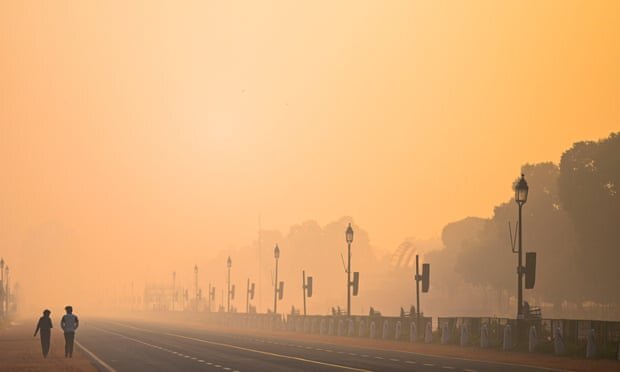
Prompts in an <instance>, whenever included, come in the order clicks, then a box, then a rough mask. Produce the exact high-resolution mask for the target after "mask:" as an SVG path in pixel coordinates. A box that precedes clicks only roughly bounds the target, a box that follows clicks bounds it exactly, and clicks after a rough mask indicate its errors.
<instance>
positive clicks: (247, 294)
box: [245, 278, 250, 314]
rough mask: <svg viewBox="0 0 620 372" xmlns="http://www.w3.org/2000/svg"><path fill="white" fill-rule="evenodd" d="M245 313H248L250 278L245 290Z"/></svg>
mask: <svg viewBox="0 0 620 372" xmlns="http://www.w3.org/2000/svg"><path fill="white" fill-rule="evenodd" d="M245 313H246V314H249V313H250V278H248V286H247V289H246V290H245Z"/></svg>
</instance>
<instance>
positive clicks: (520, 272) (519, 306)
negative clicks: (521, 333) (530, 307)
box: [517, 203, 523, 319]
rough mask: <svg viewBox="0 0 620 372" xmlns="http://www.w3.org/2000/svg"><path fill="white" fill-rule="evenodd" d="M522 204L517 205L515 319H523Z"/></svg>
mask: <svg viewBox="0 0 620 372" xmlns="http://www.w3.org/2000/svg"><path fill="white" fill-rule="evenodd" d="M522 206H523V205H522V204H521V203H519V266H518V267H517V277H518V283H517V319H523V261H522V260H523V258H522V252H523V251H522V249H523V246H522V244H521V243H522V242H521V240H522V239H521V238H522V220H521V208H522Z"/></svg>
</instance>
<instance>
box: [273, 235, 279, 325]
mask: <svg viewBox="0 0 620 372" xmlns="http://www.w3.org/2000/svg"><path fill="white" fill-rule="evenodd" d="M273 257H274V258H275V259H276V280H275V282H274V283H273V313H274V314H277V313H278V260H279V259H280V248H279V247H278V245H277V244H276V247H275V248H274V249H273Z"/></svg>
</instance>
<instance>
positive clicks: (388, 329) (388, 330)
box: [381, 320, 390, 340]
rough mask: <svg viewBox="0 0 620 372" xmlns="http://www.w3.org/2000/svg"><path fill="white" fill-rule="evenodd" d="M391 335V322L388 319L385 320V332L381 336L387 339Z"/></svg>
mask: <svg viewBox="0 0 620 372" xmlns="http://www.w3.org/2000/svg"><path fill="white" fill-rule="evenodd" d="M389 337H390V323H389V322H388V321H387V320H386V321H384V322H383V332H382V334H381V338H383V339H384V340H387V339H388V338H389Z"/></svg>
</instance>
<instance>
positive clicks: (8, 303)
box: [4, 265, 11, 314]
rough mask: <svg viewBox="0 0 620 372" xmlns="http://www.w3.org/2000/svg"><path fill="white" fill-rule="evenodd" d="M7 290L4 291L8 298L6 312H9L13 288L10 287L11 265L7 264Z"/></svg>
mask: <svg viewBox="0 0 620 372" xmlns="http://www.w3.org/2000/svg"><path fill="white" fill-rule="evenodd" d="M5 270H6V290H5V291H4V298H5V299H6V314H8V313H9V305H10V303H11V302H10V301H11V294H10V293H9V290H10V289H11V288H10V287H9V266H8V265H7V266H6V269H5Z"/></svg>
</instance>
